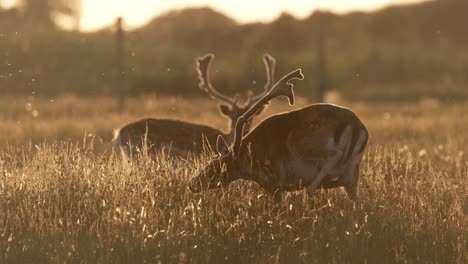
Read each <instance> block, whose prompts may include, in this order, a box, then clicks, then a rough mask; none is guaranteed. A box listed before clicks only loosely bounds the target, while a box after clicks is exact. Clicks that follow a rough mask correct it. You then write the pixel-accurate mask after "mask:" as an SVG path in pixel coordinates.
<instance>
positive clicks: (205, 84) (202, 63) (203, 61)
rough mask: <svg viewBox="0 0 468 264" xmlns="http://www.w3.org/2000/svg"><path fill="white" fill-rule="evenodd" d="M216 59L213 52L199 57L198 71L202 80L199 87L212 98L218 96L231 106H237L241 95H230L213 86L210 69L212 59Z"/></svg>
mask: <svg viewBox="0 0 468 264" xmlns="http://www.w3.org/2000/svg"><path fill="white" fill-rule="evenodd" d="M213 59H214V55H213V54H207V55H205V56H203V57H199V58H198V59H197V72H198V79H199V80H200V83H199V84H198V87H200V89H202V90H203V91H205V92H206V93H207V94H208V95H210V97H211V98H217V99H219V100H221V101H223V102H225V103H227V104H229V105H231V106H235V105H236V104H237V101H238V100H239V97H237V96H236V97H235V98H232V97H229V96H227V95H224V94H222V93H220V92H219V91H217V90H216V89H214V88H213V86H212V85H211V82H210V76H209V73H208V71H209V69H210V65H211V61H212V60H213Z"/></svg>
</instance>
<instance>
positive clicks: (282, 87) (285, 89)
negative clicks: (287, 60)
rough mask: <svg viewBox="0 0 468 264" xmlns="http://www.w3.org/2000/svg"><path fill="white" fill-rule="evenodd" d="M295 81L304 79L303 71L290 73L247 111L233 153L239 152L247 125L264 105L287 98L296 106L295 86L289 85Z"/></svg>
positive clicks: (233, 146)
mask: <svg viewBox="0 0 468 264" xmlns="http://www.w3.org/2000/svg"><path fill="white" fill-rule="evenodd" d="M293 79H299V80H302V79H304V75H303V74H302V73H301V69H297V70H295V71H293V72H290V73H288V74H287V75H285V76H284V77H283V78H281V79H280V80H279V81H278V82H277V83H276V84H275V85H274V86H273V87H272V88H271V89H270V90H269V91H268V92H267V93H266V94H265V95H264V96H263V97H262V98H260V99H259V100H258V101H257V102H256V103H255V104H254V105H253V106H252V107H251V108H250V109H249V110H247V111H246V112H245V113H244V114H243V115H242V116H241V117H239V118H238V119H237V123H236V130H235V134H234V141H233V143H232V151H233V152H234V154H236V153H238V152H239V149H240V146H241V143H242V137H243V135H242V133H243V131H244V126H245V123H246V122H247V121H248V120H249V119H250V118H252V117H253V116H254V115H255V114H256V113H257V111H258V110H259V109H261V108H262V107H263V106H264V105H267V104H268V103H269V102H270V100H271V99H273V98H275V97H278V96H286V97H287V98H288V100H289V104H290V105H293V104H294V91H293V89H292V88H293V87H294V86H293V84H291V83H289V81H291V80H293Z"/></svg>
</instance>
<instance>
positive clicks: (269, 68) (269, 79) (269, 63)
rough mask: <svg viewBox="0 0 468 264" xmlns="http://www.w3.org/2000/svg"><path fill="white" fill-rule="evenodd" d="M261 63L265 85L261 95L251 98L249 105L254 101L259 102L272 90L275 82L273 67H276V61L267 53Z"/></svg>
mask: <svg viewBox="0 0 468 264" xmlns="http://www.w3.org/2000/svg"><path fill="white" fill-rule="evenodd" d="M263 63H264V64H265V71H266V83H265V86H264V90H263V92H262V93H261V94H259V95H257V96H253V97H252V100H251V101H249V103H255V102H256V101H258V100H260V98H262V97H263V96H264V95H265V94H266V93H268V91H269V90H270V89H271V88H272V86H273V84H274V81H275V66H276V59H275V58H274V57H273V56H271V55H270V54H268V53H265V55H263Z"/></svg>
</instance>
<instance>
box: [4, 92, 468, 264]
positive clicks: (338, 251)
mask: <svg viewBox="0 0 468 264" xmlns="http://www.w3.org/2000/svg"><path fill="white" fill-rule="evenodd" d="M297 101H298V102H297V105H296V106H294V107H300V106H304V105H306V104H308V102H307V101H306V100H304V99H301V98H299V99H298V100H297ZM342 104H343V105H345V106H348V107H350V108H351V109H353V110H354V111H355V112H356V113H357V114H358V115H359V116H360V117H361V119H362V120H363V122H364V124H366V126H367V127H368V129H369V132H370V142H369V145H368V148H367V151H366V155H365V158H364V160H363V162H362V165H361V182H360V186H359V191H360V195H361V197H362V209H361V210H360V212H359V215H358V219H359V224H358V225H357V226H355V225H354V224H353V209H352V203H351V202H350V201H349V200H348V198H347V196H346V194H345V193H344V191H342V190H340V189H336V190H329V191H319V192H318V193H317V194H316V195H314V197H313V198H310V197H307V195H306V194H305V192H295V193H289V194H288V195H287V196H286V198H285V199H284V200H283V201H282V202H281V203H279V204H277V203H275V202H274V201H273V200H272V199H271V198H270V197H269V196H267V195H265V194H264V193H263V192H262V190H261V189H260V188H259V187H258V186H256V185H255V184H253V183H249V182H235V183H234V184H232V185H231V186H230V187H229V188H228V189H218V190H211V191H206V192H202V193H201V194H193V193H191V192H190V191H189V190H188V188H187V183H188V179H189V178H190V177H191V176H193V175H194V174H195V173H196V171H197V170H198V169H200V168H201V167H202V166H203V164H204V162H205V161H206V159H204V158H201V159H200V160H195V161H185V160H180V159H179V160H174V159H169V158H167V157H165V156H162V155H161V156H158V157H157V158H156V159H154V160H152V159H150V158H148V157H142V158H141V159H139V160H136V161H133V162H130V163H128V164H124V163H122V162H120V161H119V160H116V159H115V157H114V156H113V154H112V153H113V150H112V142H111V140H112V131H113V129H115V128H118V127H119V126H121V125H123V124H125V123H126V122H129V121H134V120H136V119H138V118H141V117H147V116H153V117H169V118H177V119H181V120H190V121H192V122H198V123H204V124H211V125H213V126H216V127H221V128H224V127H225V126H226V121H225V120H224V119H223V118H221V117H220V116H219V115H218V113H217V112H216V108H215V107H216V104H215V103H214V102H213V101H212V100H208V99H184V98H176V97H165V98H158V97H145V98H138V99H131V100H129V102H128V109H127V111H125V113H123V114H121V115H120V114H118V113H117V112H116V111H115V105H116V103H115V100H114V99H112V98H77V97H72V96H69V97H61V98H55V99H53V100H49V99H37V98H33V97H31V98H26V97H24V98H14V97H2V98H0V263H11V262H14V263H50V262H52V263H63V262H72V263H103V262H104V263H130V262H132V263H133V262H135V263H138V262H147V263H168V262H178V263H186V262H199V263H207V262H208V263H209V262H234V263H349V262H353V263H468V137H467V131H468V115H467V114H466V113H467V112H468V104H467V103H465V104H461V103H458V104H453V105H451V104H441V103H438V102H437V101H434V100H430V99H425V100H422V101H420V102H417V103H414V104H409V103H405V104H395V103H393V104H390V103H389V104H371V103H346V102H342ZM290 109H292V107H290V106H288V105H287V103H286V102H285V101H284V100H275V101H274V102H272V103H271V105H270V108H269V109H268V111H266V113H264V114H263V115H262V117H261V118H260V119H262V118H265V117H267V116H268V115H271V114H273V113H276V112H281V111H287V110H290ZM260 119H258V120H260Z"/></svg>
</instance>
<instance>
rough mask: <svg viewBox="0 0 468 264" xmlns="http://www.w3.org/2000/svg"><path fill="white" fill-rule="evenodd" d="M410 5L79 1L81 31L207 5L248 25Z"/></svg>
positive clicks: (368, 0) (344, 0)
mask: <svg viewBox="0 0 468 264" xmlns="http://www.w3.org/2000/svg"><path fill="white" fill-rule="evenodd" d="M412 2H422V0H236V1H234V0H82V8H83V10H82V11H83V14H82V20H81V29H82V30H85V31H92V30H96V29H99V28H101V27H104V26H107V25H109V24H111V23H113V21H115V18H116V17H118V16H122V17H123V18H124V21H125V24H126V25H127V27H130V28H132V27H137V26H141V25H143V24H145V23H146V22H148V21H149V20H150V19H151V18H153V17H154V16H156V15H158V14H160V13H164V12H167V11H168V10H172V9H180V8H183V7H201V6H210V7H212V8H214V9H216V10H218V11H221V12H223V13H225V14H227V15H229V16H230V17H233V18H234V19H236V20H237V21H239V22H241V23H247V22H254V21H262V22H268V21H271V20H274V19H275V18H276V17H278V16H279V14H280V13H281V12H283V11H286V12H289V13H291V14H293V15H295V16H297V17H300V18H302V17H306V16H308V15H309V14H310V13H311V12H312V11H313V10H316V9H326V10H331V11H334V12H337V13H344V12H349V11H354V10H374V9H378V8H381V7H384V6H388V5H390V4H401V3H412Z"/></svg>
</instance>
